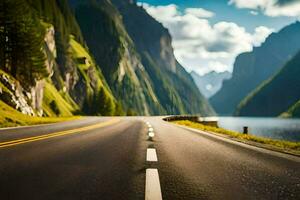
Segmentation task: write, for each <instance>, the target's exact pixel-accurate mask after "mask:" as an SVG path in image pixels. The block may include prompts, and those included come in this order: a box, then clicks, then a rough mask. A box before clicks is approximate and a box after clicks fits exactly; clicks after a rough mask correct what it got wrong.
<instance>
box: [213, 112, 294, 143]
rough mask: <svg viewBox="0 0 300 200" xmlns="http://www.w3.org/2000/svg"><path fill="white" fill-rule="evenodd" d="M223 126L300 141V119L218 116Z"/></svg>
mask: <svg viewBox="0 0 300 200" xmlns="http://www.w3.org/2000/svg"><path fill="white" fill-rule="evenodd" d="M218 125H219V127H221V128H225V129H228V130H234V131H238V132H243V126H248V127H249V133H251V134H253V135H257V136H262V137H268V138H273V139H280V140H288V141H297V142H300V119H281V118H260V117H218Z"/></svg>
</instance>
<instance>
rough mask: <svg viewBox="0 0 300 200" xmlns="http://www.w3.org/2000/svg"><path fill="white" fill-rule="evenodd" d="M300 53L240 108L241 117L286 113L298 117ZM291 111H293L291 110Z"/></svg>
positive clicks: (245, 100) (238, 113)
mask: <svg viewBox="0 0 300 200" xmlns="http://www.w3.org/2000/svg"><path fill="white" fill-rule="evenodd" d="M299 74H300V53H298V54H297V55H296V56H295V57H294V58H293V59H291V60H290V61H289V62H288V63H287V64H286V65H285V66H284V67H283V68H282V70H280V71H279V72H278V73H277V74H276V75H275V76H274V77H272V78H271V79H269V80H268V81H266V82H265V83H263V84H262V85H260V86H259V87H258V88H257V89H256V90H255V91H254V92H253V93H251V94H250V95H249V96H248V97H246V98H245V99H244V100H243V101H242V102H241V104H240V105H239V107H238V110H237V113H236V114H237V115H241V116H274V117H276V116H279V115H280V114H282V113H284V112H286V111H287V112H289V115H291V116H293V115H296V112H297V111H296V109H297V108H296V107H297V106H296V107H294V105H295V104H297V102H298V101H299V100H300V76H299ZM290 109H291V110H290Z"/></svg>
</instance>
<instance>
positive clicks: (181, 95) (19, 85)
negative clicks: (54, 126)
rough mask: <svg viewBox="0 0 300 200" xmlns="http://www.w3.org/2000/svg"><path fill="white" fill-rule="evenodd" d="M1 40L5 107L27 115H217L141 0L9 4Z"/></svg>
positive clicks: (4, 5) (1, 10) (1, 13)
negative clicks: (137, 0)
mask: <svg viewBox="0 0 300 200" xmlns="http://www.w3.org/2000/svg"><path fill="white" fill-rule="evenodd" d="M138 18H139V19H138ZM151 31H152V32H153V35H152V36H151V34H149V33H150V32H151ZM7 38H8V39H7ZM0 41H1V44H4V46H1V47H0V93H1V96H0V101H2V102H3V103H4V104H6V105H8V106H11V107H12V108H13V109H15V110H18V111H20V112H22V113H23V114H27V115H32V116H50V117H52V116H53V117H54V116H72V115H74V114H83V115H123V114H126V113H127V114H128V115H134V114H139V115H162V114H193V113H197V114H202V115H211V114H214V111H213V109H212V108H211V107H210V105H209V103H208V102H207V100H206V99H205V98H204V97H203V96H202V95H201V94H200V92H199V91H198V89H197V87H196V85H195V83H194V82H193V80H192V78H191V76H190V75H189V74H188V73H187V72H186V71H185V70H184V68H183V67H182V66H181V65H180V64H179V63H178V62H177V61H176V59H175V57H174V55H173V49H172V46H171V37H170V35H169V33H168V31H167V30H166V29H165V28H163V27H162V25H161V24H160V23H158V22H157V21H155V20H154V19H153V18H152V17H150V16H149V15H148V14H147V13H146V12H145V10H144V9H142V8H140V7H138V6H137V5H136V3H135V2H134V1H129V0H125V1H121V0H120V1H113V2H112V1H111V0H51V1H48V0H26V1H24V0H14V1H11V0H3V1H1V2H0ZM7 49H9V50H10V49H11V51H7ZM124 111H125V112H124Z"/></svg>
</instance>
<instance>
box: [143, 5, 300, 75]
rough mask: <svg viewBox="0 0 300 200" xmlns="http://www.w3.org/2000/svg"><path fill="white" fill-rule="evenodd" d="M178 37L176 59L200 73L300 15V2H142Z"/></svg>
mask: <svg viewBox="0 0 300 200" xmlns="http://www.w3.org/2000/svg"><path fill="white" fill-rule="evenodd" d="M138 4H139V5H142V6H143V7H144V9H145V10H146V11H147V12H148V13H149V14H150V15H151V16H153V17H154V18H155V19H156V20H157V21H159V22H161V23H162V24H163V25H164V26H165V27H166V28H168V29H169V32H170V34H171V36H172V38H173V42H172V45H173V48H174V53H175V56H176V58H177V60H178V61H179V62H180V63H181V64H182V65H183V67H185V69H186V70H187V71H189V72H190V71H192V70H193V71H196V72H197V73H199V74H200V75H202V74H205V73H208V72H210V71H217V72H223V71H230V72H231V71H232V69H233V64H234V60H235V58H236V56H237V55H239V54H240V53H243V52H248V51H252V49H253V47H257V46H260V45H261V43H263V42H264V41H265V39H266V38H267V37H268V36H269V35H270V34H271V33H272V32H277V31H279V30H280V29H281V28H283V27H284V26H286V25H289V24H291V23H293V22H295V21H296V20H298V19H300V18H299V17H300V0H139V2H138Z"/></svg>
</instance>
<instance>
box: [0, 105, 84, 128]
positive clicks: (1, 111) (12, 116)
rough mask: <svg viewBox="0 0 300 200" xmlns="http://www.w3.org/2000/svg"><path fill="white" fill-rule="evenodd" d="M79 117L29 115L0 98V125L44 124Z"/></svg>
mask: <svg viewBox="0 0 300 200" xmlns="http://www.w3.org/2000/svg"><path fill="white" fill-rule="evenodd" d="M74 119H79V117H59V118H58V117H57V118H49V117H31V116H28V115H24V114H22V113H20V112H18V111H16V110H15V109H13V108H12V107H10V106H8V105H7V104H5V103H4V102H3V101H1V100H0V127H11V126H24V125H34V124H45V123H54V122H61V121H66V120H74Z"/></svg>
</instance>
